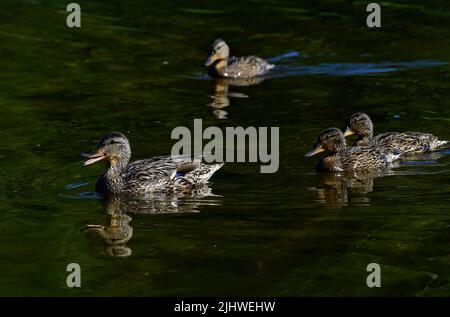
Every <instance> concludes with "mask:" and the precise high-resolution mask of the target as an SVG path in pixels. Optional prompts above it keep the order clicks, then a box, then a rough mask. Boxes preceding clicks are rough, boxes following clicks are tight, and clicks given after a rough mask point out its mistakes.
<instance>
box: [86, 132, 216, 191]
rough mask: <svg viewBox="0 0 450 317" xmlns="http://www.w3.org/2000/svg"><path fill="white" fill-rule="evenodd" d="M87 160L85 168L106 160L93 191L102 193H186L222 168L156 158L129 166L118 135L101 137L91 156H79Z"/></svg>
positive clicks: (127, 151)
mask: <svg viewBox="0 0 450 317" xmlns="http://www.w3.org/2000/svg"><path fill="white" fill-rule="evenodd" d="M82 156H84V157H87V158H88V160H87V161H86V162H84V166H88V165H91V164H93V163H95V162H98V161H100V160H106V161H107V163H108V168H107V170H106V172H105V173H104V174H103V175H102V176H101V177H100V178H99V179H98V181H97V183H96V185H95V189H96V191H97V192H98V193H100V194H102V195H105V194H121V193H126V194H138V195H139V194H146V193H161V192H163V193H177V192H180V193H183V192H184V193H188V192H190V191H192V190H194V189H195V188H196V187H198V186H202V185H204V184H206V183H207V182H208V180H209V179H210V178H211V176H212V175H213V174H214V173H215V172H216V171H217V170H218V169H219V168H221V167H222V166H223V163H221V164H211V165H205V164H201V163H200V161H199V160H186V159H181V158H180V159H177V158H172V157H170V156H159V157H153V158H149V159H144V160H139V161H135V162H133V163H129V161H130V157H131V148H130V143H129V142H128V139H127V138H126V137H125V135H123V134H122V133H119V132H112V133H110V134H108V135H106V136H104V137H103V138H102V139H101V141H100V142H99V144H98V145H97V148H96V150H95V152H94V153H92V154H82Z"/></svg>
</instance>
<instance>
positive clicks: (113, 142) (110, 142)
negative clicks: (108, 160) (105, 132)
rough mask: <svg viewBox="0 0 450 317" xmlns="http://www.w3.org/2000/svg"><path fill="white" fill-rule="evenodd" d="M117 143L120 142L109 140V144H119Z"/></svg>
mask: <svg viewBox="0 0 450 317" xmlns="http://www.w3.org/2000/svg"><path fill="white" fill-rule="evenodd" d="M117 143H120V142H117V141H115V140H111V141H109V142H108V144H117Z"/></svg>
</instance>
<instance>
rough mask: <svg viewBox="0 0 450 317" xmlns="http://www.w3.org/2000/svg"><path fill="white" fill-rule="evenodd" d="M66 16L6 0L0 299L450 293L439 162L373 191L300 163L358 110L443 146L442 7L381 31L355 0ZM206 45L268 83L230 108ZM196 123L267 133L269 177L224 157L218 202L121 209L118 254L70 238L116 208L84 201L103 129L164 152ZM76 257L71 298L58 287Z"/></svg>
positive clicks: (172, 6)
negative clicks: (225, 47) (272, 133)
mask: <svg viewBox="0 0 450 317" xmlns="http://www.w3.org/2000/svg"><path fill="white" fill-rule="evenodd" d="M67 3H68V2H66V1H45V0H42V1H40V0H35V1H32V0H29V1H13V0H3V1H2V9H1V10H0V26H1V27H0V70H1V71H0V83H1V84H0V164H1V168H0V233H1V234H0V236H1V240H0V295H44V296H47V295H62V296H78V295H101V296H105V295H130V296H148V295H150V296H180V295H184V296H186V295H267V296H272V295H280V296H298V295H308V296H310V295H319V296H334V295H338V296H343V295H356V296H358V295H364V296H376V295H388V296H392V295H401V296H406V295H413V296H436V295H438V296H447V295H449V294H450V289H449V288H450V210H449V202H450V195H449V194H450V186H449V181H448V180H449V176H450V157H449V155H448V154H449V152H448V151H447V152H446V151H441V152H440V153H438V154H437V155H435V156H431V157H422V158H420V159H418V160H416V161H415V162H413V163H409V164H407V165H402V166H401V167H400V168H398V169H396V171H395V172H393V173H392V175H389V176H387V177H378V178H376V179H372V180H370V179H369V180H367V179H366V180H364V179H363V180H354V179H350V180H346V179H342V178H326V177H323V176H320V175H318V174H316V173H315V172H314V171H313V166H314V159H308V160H307V159H304V158H303V154H304V153H305V152H306V151H307V150H309V149H310V147H311V146H312V145H313V143H314V141H315V138H316V136H317V134H318V133H319V132H320V131H321V130H322V129H324V128H327V127H330V126H337V127H341V126H342V125H343V121H344V120H345V118H346V117H347V116H348V115H350V114H351V113H353V112H356V111H365V112H367V113H369V114H370V115H371V116H372V119H373V120H374V122H375V126H376V130H377V131H391V130H392V131H394V130H396V131H407V130H413V131H414V130H415V131H424V132H430V133H434V134H436V135H439V136H440V137H442V138H444V139H450V132H449V130H448V127H449V122H450V110H449V109H450V89H449V88H450V77H449V75H450V66H449V65H448V64H447V63H448V62H450V59H449V56H448V52H449V51H450V37H449V34H450V23H449V21H450V20H449V19H450V4H449V3H448V2H447V1H444V0H441V1H438V0H434V1H420V2H419V1H417V2H415V3H416V4H410V3H409V2H407V1H392V2H383V3H382V26H383V27H382V28H381V29H377V30H374V29H369V28H367V27H366V26H365V18H366V14H367V13H366V12H365V6H366V4H367V3H366V2H364V1H302V4H301V5H300V4H298V1H285V2H283V1H273V0H272V1H271V0H268V1H262V0H261V1H260V0H254V1H248V2H247V3H243V2H242V1H226V2H217V1H215V2H214V3H213V2H211V1H179V2H175V1H172V2H169V1H161V2H154V3H153V1H152V2H149V1H144V0H141V1H138V0H134V1H126V4H125V1H118V0H114V1H103V2H102V1H79V3H80V5H81V8H82V28H81V29H68V28H67V27H66V25H65V20H66V12H65V6H66V5H67ZM218 36H220V37H223V38H224V39H225V40H227V42H228V44H229V45H230V47H231V50H232V53H234V54H236V55H247V54H256V55H259V56H261V57H265V58H272V59H273V61H276V64H277V65H278V66H277V69H278V70H276V71H275V72H274V73H273V77H272V78H268V79H267V80H265V81H263V82H261V83H259V84H255V85H252V86H230V87H228V96H227V95H225V94H224V93H223V89H226V87H223V83H219V84H218V85H215V84H214V83H213V82H212V81H211V80H210V79H209V78H208V77H207V76H206V70H205V69H204V68H202V66H201V63H202V62H203V60H204V59H205V58H206V51H207V48H208V46H209V44H210V43H211V42H212V41H213V40H214V39H215V38H216V37H218ZM296 52H297V53H296ZM212 95H213V96H214V95H215V98H212V97H211V96H212ZM227 98H228V99H227ZM212 102H214V107H212V106H211V103H212ZM224 105H228V106H227V107H224V108H221V107H223V106H224ZM194 118H201V119H203V124H204V126H208V125H215V126H219V127H221V128H224V127H227V126H244V127H247V126H256V127H259V126H279V127H280V169H279V171H278V172H277V173H275V174H260V173H259V164H238V163H229V164H226V165H225V167H223V168H222V169H221V170H220V171H219V172H218V173H217V174H216V175H215V176H214V178H213V184H212V186H211V187H212V189H213V193H214V194H215V195H216V196H209V197H205V198H199V199H186V200H179V201H170V202H158V201H157V202H153V204H149V206H147V207H148V208H147V210H144V211H142V210H140V209H139V210H125V211H127V214H128V216H129V217H130V218H131V219H127V218H126V216H125V215H124V216H123V218H121V219H113V220H112V221H113V222H116V223H117V222H119V223H120V221H122V222H121V223H122V225H123V228H124V231H125V233H130V232H131V231H130V226H131V227H132V228H133V231H132V237H131V238H130V236H128V237H127V239H129V241H128V242H126V244H125V245H122V246H120V247H119V248H117V249H114V248H111V247H110V246H107V245H106V244H105V241H104V240H103V239H102V238H101V237H100V236H99V235H96V234H93V233H89V232H85V231H81V229H82V228H83V227H84V226H85V225H87V224H103V225H108V224H109V223H111V218H110V216H109V215H108V212H111V208H112V209H121V205H120V203H119V204H114V202H113V203H112V207H111V204H109V205H108V204H107V205H106V206H104V205H103V204H102V202H101V201H100V200H99V199H95V197H92V191H93V188H94V184H95V180H96V178H97V177H98V176H99V175H100V174H101V173H102V171H103V168H104V166H103V165H102V164H96V165H93V166H92V167H90V168H82V167H81V163H82V159H81V158H80V157H79V153H81V152H84V151H88V150H91V149H92V148H93V146H94V145H95V142H96V141H97V140H98V139H99V138H100V137H101V136H102V135H103V134H106V133H107V132H109V131H112V130H116V131H121V132H123V133H125V134H126V135H127V136H128V138H129V139H130V142H131V145H132V149H133V157H134V158H144V157H149V156H153V155H163V154H169V153H170V149H171V147H172V145H173V143H174V141H173V140H171V139H170V133H171V131H172V129H173V128H174V127H176V126H180V125H183V126H187V127H192V125H193V119H194ZM90 193H91V194H90ZM122 211H123V210H122ZM164 211H166V212H164ZM193 211H195V212H193ZM121 252H122V254H129V256H126V257H115V256H112V255H114V254H116V255H117V254H118V253H119V254H120V253H121ZM71 262H76V263H79V264H80V265H81V269H82V287H81V288H80V289H69V288H67V287H66V276H67V273H66V266H67V264H68V263H71ZM371 262H376V263H379V264H380V265H381V269H382V287H381V288H378V289H370V288H368V287H367V286H366V276H367V274H368V273H367V272H366V266H367V265H368V264H369V263H371Z"/></svg>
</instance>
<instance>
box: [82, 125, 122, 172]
mask: <svg viewBox="0 0 450 317" xmlns="http://www.w3.org/2000/svg"><path fill="white" fill-rule="evenodd" d="M81 155H82V156H83V157H86V158H88V160H87V161H86V162H84V164H83V166H88V165H91V164H93V163H95V162H98V161H101V160H106V161H108V163H109V164H110V166H126V165H127V164H128V161H129V160H130V157H131V148H130V143H129V142H128V139H127V138H126V137H125V135H123V134H122V133H119V132H112V133H110V134H108V135H105V136H104V137H103V138H102V139H101V140H100V142H99V144H98V145H97V147H96V149H95V151H94V153H83V154H81Z"/></svg>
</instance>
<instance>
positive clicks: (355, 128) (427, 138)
mask: <svg viewBox="0 0 450 317" xmlns="http://www.w3.org/2000/svg"><path fill="white" fill-rule="evenodd" d="M352 134H356V135H357V137H358V140H357V141H356V143H355V144H356V145H371V146H375V147H378V148H380V149H382V150H386V151H400V152H403V153H423V152H429V151H433V150H436V149H437V148H439V147H441V146H443V145H445V144H448V142H447V141H442V140H439V139H438V138H437V137H436V136H434V135H432V134H430V133H421V132H386V133H382V134H379V135H377V136H376V137H373V123H372V120H370V117H369V116H368V115H367V114H365V113H361V112H357V113H354V114H353V115H351V117H350V118H348V120H347V124H346V128H345V132H344V136H349V135H352Z"/></svg>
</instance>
